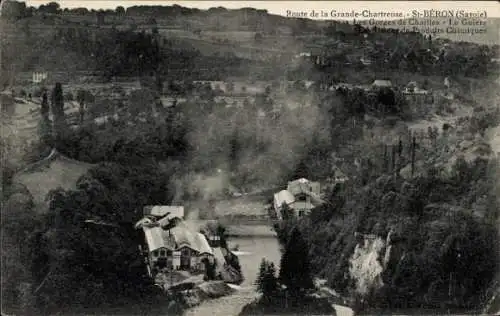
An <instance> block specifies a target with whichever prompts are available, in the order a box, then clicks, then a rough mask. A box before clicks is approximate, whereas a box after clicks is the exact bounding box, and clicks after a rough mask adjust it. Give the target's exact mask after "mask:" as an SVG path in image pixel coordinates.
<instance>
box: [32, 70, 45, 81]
mask: <svg viewBox="0 0 500 316" xmlns="http://www.w3.org/2000/svg"><path fill="white" fill-rule="evenodd" d="M47 77H48V75H47V72H42V71H35V72H33V83H41V82H43V81H44V80H46V79H47Z"/></svg>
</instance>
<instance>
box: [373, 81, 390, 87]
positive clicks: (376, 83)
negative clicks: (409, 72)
mask: <svg viewBox="0 0 500 316" xmlns="http://www.w3.org/2000/svg"><path fill="white" fill-rule="evenodd" d="M372 87H373V88H392V82H391V81H390V80H385V79H384V80H381V79H376V80H375V81H373V83H372Z"/></svg>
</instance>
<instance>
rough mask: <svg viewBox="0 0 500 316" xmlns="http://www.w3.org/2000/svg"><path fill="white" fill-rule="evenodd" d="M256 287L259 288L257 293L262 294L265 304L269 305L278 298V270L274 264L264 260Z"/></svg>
mask: <svg viewBox="0 0 500 316" xmlns="http://www.w3.org/2000/svg"><path fill="white" fill-rule="evenodd" d="M255 286H256V287H257V292H259V293H262V299H263V300H264V302H266V303H269V302H271V301H272V300H273V298H275V297H276V294H277V292H278V289H279V288H278V279H277V278H276V268H275V267H274V263H273V262H269V261H267V260H266V259H264V258H262V261H261V263H260V268H259V274H258V275H257V280H256V282H255Z"/></svg>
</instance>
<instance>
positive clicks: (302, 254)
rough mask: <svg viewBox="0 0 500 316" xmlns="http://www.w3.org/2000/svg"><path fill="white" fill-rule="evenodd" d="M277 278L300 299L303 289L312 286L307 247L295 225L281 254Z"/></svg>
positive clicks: (292, 294)
mask: <svg viewBox="0 0 500 316" xmlns="http://www.w3.org/2000/svg"><path fill="white" fill-rule="evenodd" d="M279 278H280V281H281V283H282V284H283V285H285V286H286V287H287V291H289V293H290V295H291V297H292V298H295V299H300V298H301V297H303V295H304V292H305V290H308V289H311V288H313V281H312V277H311V271H310V261H309V247H308V245H307V243H306V241H305V240H304V239H303V237H302V234H301V233H300V231H299V229H298V228H297V227H295V228H294V229H293V230H292V233H291V235H290V239H289V240H288V242H287V244H286V246H285V251H284V253H283V255H282V256H281V263H280V275H279Z"/></svg>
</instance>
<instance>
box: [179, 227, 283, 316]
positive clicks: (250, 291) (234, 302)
mask: <svg viewBox="0 0 500 316" xmlns="http://www.w3.org/2000/svg"><path fill="white" fill-rule="evenodd" d="M235 245H238V247H239V253H238V257H239V259H240V265H241V269H242V272H243V275H244V277H245V281H244V282H243V283H242V284H241V285H240V286H241V289H240V290H238V291H237V292H236V293H234V294H232V295H230V296H225V297H221V298H218V299H214V300H206V301H204V302H203V303H202V304H201V305H199V306H196V307H194V308H191V309H189V310H187V311H186V313H185V314H184V315H186V316H206V315H217V316H236V315H238V314H239V313H240V311H241V309H242V308H243V306H245V305H246V304H248V303H250V302H252V301H253V300H254V299H255V297H256V296H257V293H256V292H255V286H254V282H255V280H256V278H257V273H258V271H259V265H260V262H261V260H262V258H265V259H266V260H268V261H272V262H274V264H275V265H276V267H278V266H279V262H280V258H281V253H280V249H279V243H278V240H277V239H276V238H275V237H233V238H231V240H230V241H229V246H230V247H233V246H235Z"/></svg>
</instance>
